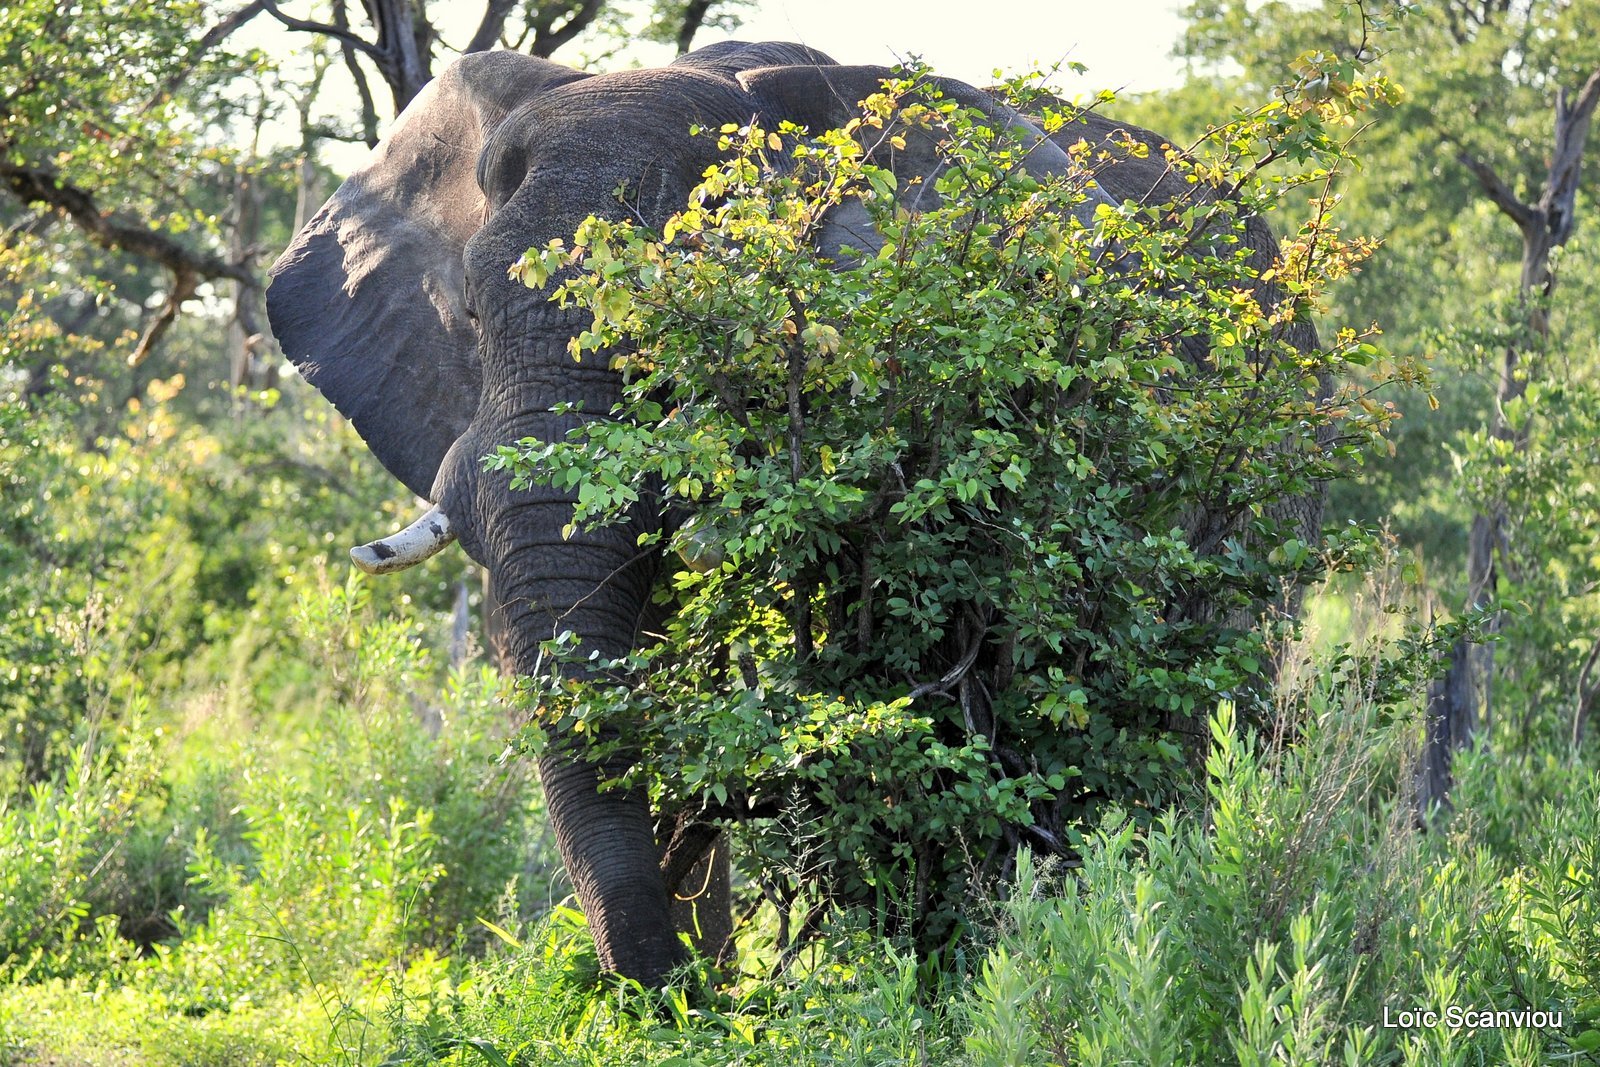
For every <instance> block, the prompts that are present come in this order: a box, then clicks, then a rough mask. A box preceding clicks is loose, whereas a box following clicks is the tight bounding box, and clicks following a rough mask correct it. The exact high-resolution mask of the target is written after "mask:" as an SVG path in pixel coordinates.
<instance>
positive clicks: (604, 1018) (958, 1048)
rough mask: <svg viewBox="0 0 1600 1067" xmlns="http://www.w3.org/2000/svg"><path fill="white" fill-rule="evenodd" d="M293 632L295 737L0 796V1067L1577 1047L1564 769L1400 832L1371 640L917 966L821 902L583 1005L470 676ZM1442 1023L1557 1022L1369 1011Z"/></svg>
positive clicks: (1585, 802)
mask: <svg viewBox="0 0 1600 1067" xmlns="http://www.w3.org/2000/svg"><path fill="white" fill-rule="evenodd" d="M298 618H299V622H298V627H299V630H298V631H297V632H298V634H299V636H298V638H297V639H298V640H299V641H300V642H302V644H301V646H300V648H301V653H302V654H303V655H305V656H307V657H308V658H310V659H315V660H316V661H318V662H321V663H324V664H330V677H331V678H332V679H333V683H332V688H331V689H330V690H329V691H328V692H327V693H326V694H324V697H325V702H324V703H323V704H321V705H320V706H319V707H316V708H308V709H307V713H306V714H305V715H304V716H303V717H302V718H301V719H299V720H298V721H297V723H296V726H295V729H294V730H293V731H291V732H287V733H285V732H276V733H275V732H272V731H266V732H259V731H258V732H256V733H250V732H248V731H246V730H245V729H244V728H243V724H242V723H241V722H239V721H238V720H236V719H232V718H230V717H229V714H228V713H225V712H223V711H219V710H217V708H216V707H212V708H211V710H210V711H209V712H208V713H207V714H206V715H200V714H199V713H198V712H195V711H194V709H190V710H191V713H192V714H191V715H190V717H189V719H188V720H186V721H187V722H188V724H189V725H188V727H187V729H186V730H176V729H161V730H157V729H155V728H153V727H151V726H150V725H148V721H147V720H143V719H140V718H139V717H136V716H135V717H130V718H128V719H125V720H122V721H121V723H120V724H119V725H117V726H114V727H112V726H108V727H107V728H106V730H105V731H104V733H103V735H102V736H101V737H100V738H99V740H98V746H99V747H98V749H97V750H96V751H90V750H88V749H87V748H86V749H85V750H84V752H83V753H82V755H81V758H80V760H79V762H78V765H77V769H76V770H74V771H73V772H72V773H70V774H68V775H66V776H65V777H63V778H61V779H60V780H58V781H56V782H55V783H54V784H48V785H43V786H39V787H37V788H35V789H34V791H33V792H32V793H31V794H30V795H28V796H26V797H23V798H21V799H20V800H13V801H12V802H11V803H9V804H8V805H7V806H5V807H4V808H0V856H3V859H4V863H3V864H0V885H3V894H0V904H3V908H0V934H3V935H4V938H5V943H6V945H7V953H8V955H7V957H6V962H5V964H4V968H3V980H4V984H3V985H0V1062H4V1063H8V1064H69V1063H70V1064H105V1065H120V1064H141V1065H142V1064H152V1065H153V1064H160V1065H201V1064H219V1065H220V1064H257V1063H259V1064H274V1063H329V1064H379V1063H382V1064H402V1063H403V1064H437V1063H447V1064H461V1065H489V1067H501V1065H506V1064H535V1063H537V1064H575V1065H576V1064H584V1065H610V1064H618V1065H621V1064H660V1065H671V1067H688V1065H693V1064H708V1065H709V1064H724V1063H738V1064H773V1065H777V1064H785V1065H787V1064H795V1065H800V1064H905V1063H925V1064H971V1065H974V1067H1000V1065H1024V1064H1030V1065H1031V1064H1038V1065H1045V1064H1068V1063H1071V1064H1079V1063H1082V1064H1111V1063H1140V1064H1167V1063H1172V1064H1188V1063H1194V1064H1212V1063H1218V1064H1222V1063H1228V1064H1231V1063H1241V1064H1267V1063H1291V1064H1292V1063H1302V1064H1323V1063H1343V1064H1389V1063H1395V1064H1476V1063H1495V1064H1500V1063H1510V1064H1536V1063H1547V1062H1579V1063H1582V1062H1596V1061H1597V1059H1600V1055H1597V1051H1596V1050H1597V1049H1600V890H1596V883H1595V876H1596V873H1597V868H1600V786H1597V782H1596V777H1595V774H1594V770H1593V766H1592V764H1589V763H1586V762H1584V761H1582V760H1579V759H1576V758H1574V757H1573V754H1572V753H1570V752H1565V751H1562V750H1560V749H1559V747H1558V746H1557V745H1556V743H1555V742H1553V741H1552V742H1551V743H1550V744H1549V745H1548V746H1546V747H1545V748H1544V749H1541V750H1538V751H1534V752H1523V753H1516V754H1511V753H1503V754H1490V753H1488V752H1484V753H1474V754H1469V755H1468V756H1466V757H1464V758H1463V759H1462V760H1461V762H1460V765H1459V768H1458V770H1459V782H1458V787H1457V793H1456V797H1457V801H1458V806H1457V810H1456V812H1455V814H1454V816H1453V818H1451V819H1450V820H1448V821H1447V822H1446V823H1444V824H1441V828H1440V829H1438V830H1436V831H1434V832H1429V833H1422V832H1420V831H1418V830H1417V829H1416V827H1415V824H1414V823H1415V820H1414V815H1413V812H1412V808H1411V796H1412V791H1411V784H1410V767H1411V764H1412V760H1413V757H1414V752H1413V746H1414V740H1415V738H1416V737H1417V734H1418V730H1417V724H1416V722H1415V719H1414V713H1413V712H1410V711H1407V710H1406V708H1405V707H1404V706H1401V707H1398V708H1396V707H1394V706H1391V705H1388V704H1386V703H1384V702H1383V701H1381V700H1379V699H1378V696H1377V692H1378V691H1377V688H1376V687H1375V678H1376V677H1377V667H1378V659H1377V657H1378V656H1379V654H1380V653H1379V651H1376V650H1381V649H1383V648H1386V647H1392V646H1390V645H1386V644H1382V643H1377V644H1374V645H1372V646H1371V647H1372V649H1373V650H1375V651H1370V652H1368V653H1367V654H1364V655H1359V656H1352V655H1344V656H1342V657H1339V658H1337V659H1336V660H1333V661H1331V662H1330V661H1328V660H1326V659H1323V660H1320V661H1319V660H1315V659H1312V660H1310V661H1308V662H1306V663H1304V664H1302V665H1300V666H1299V667H1291V669H1289V670H1287V671H1286V672H1285V675H1284V684H1285V690H1286V693H1288V694H1291V695H1288V696H1286V698H1285V702H1284V704H1283V707H1282V709H1281V713H1280V719H1279V722H1278V723H1277V725H1276V728H1275V729H1271V730H1268V731H1267V733H1266V734H1265V735H1261V734H1257V733H1255V732H1252V731H1249V730H1246V729H1244V728H1243V727H1242V726H1241V725H1240V724H1238V723H1237V722H1235V721H1234V718H1233V715H1232V712H1231V708H1230V707H1229V706H1228V705H1226V704H1224V705H1223V706H1221V707H1220V708H1219V709H1218V710H1217V712H1216V714H1215V715H1214V716H1213V718H1212V721H1211V730H1212V743H1211V750H1210V755H1209V758H1208V762H1207V767H1206V772H1207V773H1206V788H1205V793H1204V795H1203V796H1196V797H1194V798H1192V799H1191V801H1190V802H1189V803H1188V804H1187V805H1186V806H1185V807H1184V808H1182V809H1179V810H1174V811H1170V812H1168V813H1166V814H1164V815H1162V816H1160V817H1159V818H1157V819H1156V820H1155V821H1154V824H1153V826H1152V828H1151V829H1149V830H1147V831H1139V830H1136V829H1135V826H1136V821H1135V820H1131V819H1128V818H1126V817H1125V816H1124V815H1122V814H1119V813H1111V814H1108V815H1107V816H1106V817H1105V819H1104V820H1103V821H1102V822H1101V824H1100V825H1099V826H1098V827H1096V828H1094V829H1093V830H1092V831H1091V832H1086V833H1085V834H1084V835H1083V836H1082V839H1081V842H1080V849H1079V851H1080V859H1079V860H1078V861H1076V862H1075V863H1074V864H1072V865H1063V864H1059V863H1057V864H1053V865H1052V864H1046V863H1038V862H1034V861H1032V860H1029V859H1025V860H1024V861H1023V862H1021V863H1020V864H1019V865H1018V872H1019V873H1018V876H1017V877H1016V879H1015V880H1014V882H1013V883H1012V885H1011V886H1010V887H1009V890H1008V891H1007V894H1006V895H1005V897H1004V898H1003V899H1000V900H997V901H995V902H994V904H993V907H992V913H991V914H990V916H989V917H988V920H987V921H986V922H985V923H984V924H983V926H982V928H981V929H980V930H978V931H976V932H975V933H974V935H973V936H972V938H971V939H970V940H969V941H968V942H967V943H966V944H965V946H964V947H963V948H962V949H961V950H960V951H961V955H960V956H959V958H955V959H947V960H945V961H943V963H944V964H945V966H944V968H943V969H942V970H941V969H940V968H938V967H935V966H933V965H930V964H927V963H921V964H919V963H918V961H917V960H916V959H915V958H914V957H913V956H912V955H911V954H910V952H909V951H908V950H907V948H906V946H904V945H899V944H895V943H891V942H887V941H884V940H882V939H877V938H874V937H872V936H870V935H869V934H866V933H864V932H863V930H864V929H865V928H866V926H867V924H866V922H865V921H862V920H861V919H860V918H859V917H855V916H849V915H841V916H838V917H837V919H836V921H835V922H834V923H833V924H832V925H831V926H830V927H829V929H828V930H827V931H826V932H825V935H824V936H823V937H822V938H820V939H819V940H818V941H817V942H816V943H815V945H814V946H813V947H811V948H810V949H808V950H807V951H805V952H802V953H801V954H800V955H799V956H797V957H795V958H794V959H793V960H792V961H790V963H789V965H788V967H787V968H786V969H784V970H782V971H781V972H777V971H775V970H774V969H773V967H772V954H771V952H770V951H768V950H767V948H766V947H765V946H766V945H767V944H768V943H769V942H770V941H771V939H772V923H771V922H770V921H767V920H770V918H771V916H770V912H762V913H761V914H760V915H758V918H757V920H756V921H755V922H753V923H752V924H751V925H750V927H749V928H747V930H746V932H745V935H744V941H743V943H742V946H741V947H742V958H743V960H744V963H745V969H744V971H743V973H741V974H740V975H739V976H737V977H736V978H735V980H733V981H732V982H731V983H729V984H726V985H724V986H722V987H721V988H719V989H717V990H714V991H711V990H707V989H706V988H705V986H704V984H703V983H697V982H694V981H690V982H688V983H687V984H686V985H685V986H684V987H683V988H682V989H681V990H678V991H669V992H667V993H665V994H650V993H645V992H643V991H641V990H638V989H628V988H625V987H619V986H615V985H607V984H605V983H602V982H600V981H598V980H597V976H596V968H595V963H594V956H593V949H592V944H591V943H590V942H589V940H588V938H587V935H586V933H585V931H584V929H583V926H582V920H581V916H579V915H578V914H577V913H576V912H573V911H572V910H571V909H569V908H566V907H562V906H554V907H552V904H553V903H554V902H556V901H557V900H559V898H560V895H561V893H562V892H563V890H562V889H561V887H560V884H559V882H558V881H557V880H555V876H554V875H553V874H552V870H553V864H552V858H551V856H550V855H549V853H548V851H541V847H540V842H541V841H542V840H543V839H542V837H541V833H542V830H541V825H540V820H539V818H538V812H537V805H536V802H535V801H532V800H530V799H529V797H530V796H531V795H532V794H533V790H532V789H531V787H530V783H528V782H527V781H526V780H525V776H524V775H522V774H521V773H520V772H518V771H516V770H515V769H514V768H511V769H506V768H500V767H498V766H497V764H496V762H495V757H496V756H497V755H498V753H499V750H500V746H501V745H502V744H503V732H504V727H503V725H501V712H500V711H499V708H498V705H497V703H496V699H495V698H496V695H497V693H496V683H495V681H494V679H493V678H492V676H487V675H482V674H473V673H471V672H462V671H457V672H455V673H451V674H446V675H445V676H444V681H443V682H439V681H438V680H437V679H438V678H439V677H440V672H439V671H438V670H437V669H435V668H434V667H433V666H432V663H431V660H430V657H429V654H428V652H427V651H426V649H425V648H424V647H423V645H422V644H421V643H420V642H419V641H418V640H417V637H416V634H415V632H414V631H413V629H412V628H411V626H410V624H409V623H407V622H406V621H405V620H403V619H393V618H387V619H386V618H383V617H381V616H380V615H379V614H378V613H376V612H374V611H373V610H371V609H370V608H369V607H368V606H367V605H366V604H365V603H364V597H363V594H362V592H361V587H360V586H359V585H347V586H344V587H338V586H332V585H329V584H327V583H323V584H322V585H321V586H320V588H317V589H314V590H313V591H312V592H310V593H308V594H307V595H306V596H305V597H304V598H303V600H302V603H301V608H300V611H299V615H298ZM335 662H337V666H332V664H334V663H335ZM221 703H222V704H225V703H226V701H222V702H221ZM419 708H420V709H421V710H420V711H419ZM423 713H426V714H425V716H423ZM419 716H423V717H422V718H419ZM424 722H425V723H428V724H431V725H428V726H426V727H425V726H423V725H421V724H422V723H424ZM177 863H181V864H182V868H183V873H182V876H181V877H176V876H174V875H173V873H172V871H171V870H170V869H168V868H170V867H171V866H172V865H174V864H177ZM163 886H165V887H166V888H163ZM162 893H167V894H170V895H171V898H170V899H171V900H176V901H178V903H177V904H175V905H174V906H173V907H172V908H171V909H170V910H169V912H168V920H169V922H170V923H171V929H170V932H169V933H168V934H166V935H165V936H163V937H161V938H157V939H154V940H152V941H150V942H149V943H148V944H144V943H141V942H139V941H137V940H134V939H131V938H130V936H129V934H130V932H137V931H141V930H147V929H148V928H149V927H148V926H147V925H139V924H131V925H130V923H129V922H128V921H127V918H126V916H125V915H123V914H122V912H126V911H129V910H132V907H133V905H134V904H136V903H138V902H140V901H141V899H142V897H141V894H146V895H148V894H154V895H156V896H158V897H159V896H160V895H161V894H162ZM118 909H120V911H119V910H118ZM480 920H487V922H483V921H480ZM1452 1005H1454V1006H1457V1007H1460V1008H1464V1009H1465V1008H1472V1009H1500V1010H1508V1011H1509V1010H1541V1011H1546V1012H1549V1013H1552V1015H1554V1014H1555V1013H1559V1015H1560V1019H1561V1022H1560V1025H1552V1026H1548V1027H1545V1028H1529V1027H1524V1028H1500V1029H1493V1028H1477V1029H1473V1028H1451V1027H1450V1026H1449V1025H1448V1024H1447V1023H1446V1022H1445V1021H1441V1022H1440V1023H1439V1024H1438V1025H1433V1026H1423V1027H1419V1028H1413V1029H1402V1028H1396V1027H1386V1026H1385V1025H1384V1020H1385V1013H1386V1012H1387V1013H1388V1014H1389V1016H1390V1017H1391V1018H1393V1017H1396V1016H1398V1014H1399V1013H1400V1012H1402V1011H1408V1010H1413V1009H1426V1008H1432V1009H1435V1010H1437V1011H1440V1012H1441V1013H1442V1012H1443V1011H1444V1010H1445V1009H1446V1008H1448V1007H1450V1006H1452Z"/></svg>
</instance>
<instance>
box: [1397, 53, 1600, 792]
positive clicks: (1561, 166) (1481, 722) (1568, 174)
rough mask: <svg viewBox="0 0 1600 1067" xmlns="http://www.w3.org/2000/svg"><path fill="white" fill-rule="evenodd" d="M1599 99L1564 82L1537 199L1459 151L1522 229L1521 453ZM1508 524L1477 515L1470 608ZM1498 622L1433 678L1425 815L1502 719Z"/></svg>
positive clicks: (1480, 603)
mask: <svg viewBox="0 0 1600 1067" xmlns="http://www.w3.org/2000/svg"><path fill="white" fill-rule="evenodd" d="M1597 102H1600V70H1597V71H1595V72H1594V73H1593V74H1591V75H1590V76H1589V78H1588V80H1586V81H1585V82H1584V84H1583V88H1582V89H1581V90H1579V92H1578V97H1577V100H1576V102H1575V103H1572V104H1571V105H1569V104H1568V100H1567V92H1566V90H1565V89H1558V90H1557V92H1556V102H1555V138H1554V147H1553V149H1552V151H1551V154H1550V166H1549V170H1548V171H1547V172H1546V175H1545V180H1544V185H1543V188H1542V190H1541V192H1540V196H1539V199H1538V201H1537V202H1536V203H1532V204H1530V203H1526V202H1524V201H1522V200H1521V199H1520V198H1518V197H1517V195H1516V194H1515V192H1513V191H1512V189H1511V187H1510V186H1509V185H1507V184H1506V183H1505V182H1504V181H1503V180H1502V179H1501V178H1500V176H1499V175H1498V174H1496V173H1495V171H1494V168H1492V167H1491V166H1489V165H1488V164H1487V163H1485V162H1483V161H1481V160H1479V159H1477V158H1476V157H1474V156H1472V155H1471V154H1470V153H1467V152H1460V153H1458V155H1457V160H1458V161H1459V162H1460V163H1461V164H1462V165H1463V166H1464V167H1466V168H1467V169H1468V170H1469V171H1471V172H1472V174H1473V176H1474V177H1476V178H1477V179H1478V184H1479V185H1480V186H1481V187H1482V189H1483V191H1484V193H1485V195H1487V196H1488V197H1489V198H1490V199H1491V200H1492V201H1494V204H1495V206H1496V207H1498V208H1499V209H1500V211H1501V212H1502V213H1503V214H1505V215H1506V216H1507V217H1509V218H1510V219H1511V220H1512V221H1513V222H1515V223H1516V224H1517V227H1518V229H1519V230H1520V231H1521V233H1522V271H1521V276H1520V278H1519V282H1518V296H1519V298H1520V300H1521V307H1522V309H1523V314H1524V316H1525V323H1526V326H1527V329H1526V330H1525V331H1524V332H1523V334H1522V336H1521V337H1518V338H1516V339H1514V340H1513V341H1512V342H1511V343H1510V344H1508V345H1506V348H1505V353H1504V356H1503V358H1502V360H1501V365H1500V368H1499V382H1498V384H1497V386H1496V388H1495V406H1494V414H1493V416H1492V418H1491V422H1490V434H1491V436H1492V437H1494V438H1495V439H1496V440H1498V441H1503V442H1506V443H1507V444H1509V445H1510V446H1511V450H1512V452H1513V453H1514V454H1516V453H1521V452H1522V451H1523V450H1524V449H1525V448H1526V447H1527V440H1528V430H1527V425H1526V423H1524V424H1522V425H1520V426H1513V425H1512V424H1511V420H1510V419H1509V418H1508V416H1507V411H1508V409H1509V408H1510V407H1511V406H1512V405H1513V404H1514V403H1515V402H1516V401H1518V400H1520V399H1521V398H1522V397H1523V396H1524V395H1526V393H1527V391H1528V378H1529V373H1530V371H1531V370H1532V369H1533V368H1531V367H1529V366H1528V365H1527V361H1526V360H1525V359H1524V356H1525V355H1536V354H1537V353H1538V352H1540V351H1541V350H1542V349H1543V348H1544V346H1545V344H1546V342H1547V341H1548V340H1549V336H1550V313H1549V304H1550V298H1551V296H1552V294H1553V293H1554V292H1555V283H1556V279H1555V275H1554V274H1552V273H1551V271H1550V254H1551V252H1552V251H1553V250H1555V249H1557V248H1560V247H1561V246H1562V245H1564V244H1566V242H1567V239H1568V238H1569V237H1571V236H1572V231H1573V229H1574V226H1575V223H1576V207H1577V196H1578V178H1579V176H1580V174H1581V171H1582V165H1583V151H1584V145H1585V142H1586V141H1587V139H1588V136H1589V125H1590V120H1591V119H1592V117H1593V115H1594V109H1595V105H1596V103H1597ZM1524 346H1526V347H1524ZM1509 526H1510V517H1509V516H1508V515H1507V514H1506V509H1505V504H1504V503H1503V502H1501V501H1491V502H1490V503H1489V505H1488V507H1487V508H1486V509H1485V510H1484V511H1482V512H1480V513H1478V514H1476V515H1474V516H1473V518H1472V532H1471V535H1470V536H1469V538H1468V542H1467V601H1466V603H1467V607H1468V608H1469V609H1484V608H1487V607H1489V606H1490V605H1491V604H1492V603H1493V600H1494V596H1495V587H1496V585H1497V584H1498V580H1499V578H1500V577H1501V573H1500V572H1501V571H1502V570H1503V569H1504V568H1505V566H1506V565H1508V562H1509V561H1508V560H1507V559H1506V552H1505V549H1506V545H1507V536H1506V534H1507V531H1508V529H1509ZM1499 629H1500V618H1499V616H1498V614H1496V615H1495V616H1494V617H1492V618H1491V619H1490V620H1489V621H1488V623H1487V625H1486V626H1485V632H1486V633H1485V635H1486V636H1487V637H1489V638H1491V640H1488V641H1484V642H1481V643H1474V642H1470V641H1467V640H1466V639H1465V638H1463V639H1461V640H1459V641H1457V642H1456V646H1455V648H1454V649H1453V650H1452V651H1451V665H1450V669H1449V670H1448V671H1447V672H1446V673H1445V675H1444V676H1443V677H1441V678H1439V679H1438V680H1436V681H1435V682H1434V683H1433V685H1432V686H1430V687H1429V690H1428V707H1427V726H1426V731H1427V732H1426V737H1425V740H1424V744H1423V751H1422V755H1421V758H1420V760H1419V762H1418V767H1417V808H1418V815H1419V818H1421V819H1424V820H1426V819H1427V818H1429V817H1430V816H1431V814H1432V813H1433V812H1434V811H1436V810H1448V809H1449V806H1450V787H1451V784H1452V779H1451V774H1450V761H1451V759H1452V757H1453V756H1454V755H1455V753H1456V751H1457V750H1459V749H1461V748H1463V747H1465V746H1466V745H1468V744H1471V743H1472V742H1473V740H1474V738H1476V737H1478V736H1479V735H1480V734H1484V735H1486V734H1487V733H1488V730H1489V727H1490V725H1491V724H1492V722H1493V715H1494V707H1493V702H1492V690H1493V682H1494V672H1495V666H1494V661H1495V645H1494V642H1493V640H1492V638H1493V637H1494V636H1495V635H1496V634H1497V633H1498V631H1499ZM1580 701H1581V698H1580Z"/></svg>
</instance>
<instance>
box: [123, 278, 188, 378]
mask: <svg viewBox="0 0 1600 1067" xmlns="http://www.w3.org/2000/svg"><path fill="white" fill-rule="evenodd" d="M196 284H197V279H196V278H195V276H194V272H192V271H189V270H185V269H181V268H180V269H178V270H177V271H175V272H174V274H173V276H172V291H171V292H169V293H168V294H167V301H166V303H164V304H162V305H161V310H160V311H159V312H158V313H157V314H156V317H155V318H153V319H151V320H150V325H149V326H147V327H145V331H144V336H143V337H141V338H139V344H138V346H137V347H136V348H134V350H133V354H132V355H130V356H129V357H128V366H130V367H137V366H139V365H140V364H142V363H143V362H144V361H145V360H147V359H149V358H150V353H151V352H153V351H155V347H156V345H157V344H158V343H159V342H160V341H161V338H162V337H163V336H164V335H165V334H166V332H167V330H168V329H169V328H171V326H172V324H173V323H174V322H176V321H177V319H178V312H179V310H180V309H181V308H182V307H183V302H184V301H185V300H189V299H191V298H192V297H193V296H194V290H195V286H196Z"/></svg>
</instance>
